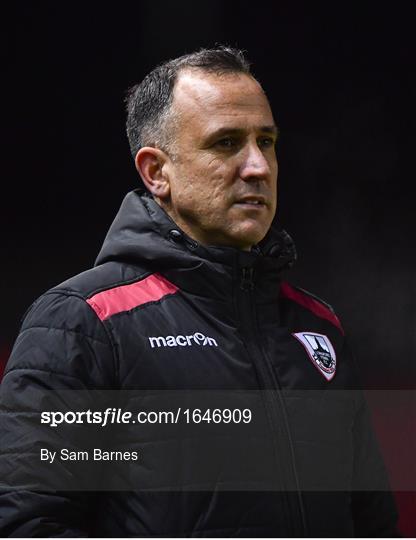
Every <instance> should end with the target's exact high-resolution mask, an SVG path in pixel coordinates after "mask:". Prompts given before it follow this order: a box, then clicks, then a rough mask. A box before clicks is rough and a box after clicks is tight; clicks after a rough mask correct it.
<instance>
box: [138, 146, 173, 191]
mask: <svg viewBox="0 0 416 540" xmlns="http://www.w3.org/2000/svg"><path fill="white" fill-rule="evenodd" d="M168 159H169V158H168V156H167V154H165V152H163V150H160V149H159V148H153V147H151V146H144V147H143V148H140V150H139V151H138V152H137V155H136V159H135V160H134V162H135V165H136V169H137V171H138V173H139V174H140V176H141V178H142V180H143V183H144V185H145V186H146V189H147V190H148V191H150V193H151V194H152V195H153V196H154V197H157V198H159V199H166V197H168V196H169V194H170V183H169V177H168V175H167V174H166V168H165V167H164V165H165V164H166V162H167V160H168Z"/></svg>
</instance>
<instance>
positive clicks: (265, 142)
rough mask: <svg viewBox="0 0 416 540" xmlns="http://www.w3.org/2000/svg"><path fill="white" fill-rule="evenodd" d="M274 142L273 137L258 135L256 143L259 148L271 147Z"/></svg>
mask: <svg viewBox="0 0 416 540" xmlns="http://www.w3.org/2000/svg"><path fill="white" fill-rule="evenodd" d="M275 144H276V141H275V140H274V139H273V137H260V139H259V140H258V145H259V147H260V148H272V147H273V146H274V145H275Z"/></svg>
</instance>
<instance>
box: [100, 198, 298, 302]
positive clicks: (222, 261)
mask: <svg viewBox="0 0 416 540" xmlns="http://www.w3.org/2000/svg"><path fill="white" fill-rule="evenodd" d="M295 260H296V250H295V246H294V243H293V241H292V239H291V238H290V236H289V235H288V234H287V233H286V232H285V231H284V230H282V229H279V228H278V227H277V226H276V225H274V226H272V227H271V229H270V230H269V232H268V233H267V235H266V237H265V238H264V239H263V240H262V242H260V243H259V244H258V245H257V246H254V247H253V248H252V250H251V251H250V252H246V251H241V250H238V249H236V248H232V247H224V246H208V247H207V246H202V245H201V244H198V243H197V242H195V241H194V240H193V239H191V238H190V237H189V236H187V235H186V234H185V233H184V232H183V231H181V230H180V228H179V227H178V226H177V225H176V223H175V222H174V221H173V220H172V219H171V218H170V216H168V215H167V214H166V212H165V211H164V210H163V209H162V208H161V207H160V206H159V205H158V204H157V203H156V201H155V200H154V199H153V198H152V197H151V196H150V195H149V194H148V193H147V192H145V191H143V190H140V189H138V190H134V191H132V192H130V193H128V194H127V195H126V197H125V199H124V201H123V203H122V205H121V207H120V210H119V212H118V214H117V216H116V218H115V220H114V222H113V224H112V225H111V227H110V229H109V231H108V234H107V236H106V238H105V240H104V244H103V246H102V248H101V251H100V253H99V255H98V257H97V260H96V263H95V264H96V265H99V264H103V263H105V262H108V261H119V262H123V263H126V264H130V265H134V266H139V267H143V268H145V269H147V270H150V271H152V272H161V273H163V274H164V275H166V277H167V278H168V279H170V280H172V281H173V282H174V283H175V284H176V285H178V286H179V287H181V288H185V290H190V289H191V290H192V291H193V292H195V293H197V294H201V293H203V294H204V296H205V295H207V296H210V297H217V296H218V295H221V296H222V297H224V295H225V296H228V294H227V291H228V293H229V291H230V286H231V284H232V282H234V281H236V280H237V279H239V277H240V275H241V270H242V269H243V268H253V271H254V275H255V279H256V283H257V286H256V288H257V289H264V290H265V289H266V287H267V288H268V290H269V291H270V285H272V283H273V284H274V285H275V286H276V290H277V283H278V282H279V275H280V273H281V272H282V271H283V270H285V269H287V268H290V267H291V266H292V265H293V263H294V261H295ZM191 276H192V279H191ZM190 292H191V291H190Z"/></svg>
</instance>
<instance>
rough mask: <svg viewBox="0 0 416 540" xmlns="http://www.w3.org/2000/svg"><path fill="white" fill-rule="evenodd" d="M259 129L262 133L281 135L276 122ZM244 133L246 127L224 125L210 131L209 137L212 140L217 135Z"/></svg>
mask: <svg viewBox="0 0 416 540" xmlns="http://www.w3.org/2000/svg"><path fill="white" fill-rule="evenodd" d="M258 130H259V131H261V132H262V133H270V134H271V135H275V136H276V138H277V137H278V136H279V128H278V127H277V126H276V125H275V124H272V125H270V126H260V127H259V128H258ZM244 133H245V129H242V128H231V127H230V128H227V127H223V128H219V129H217V130H216V131H214V132H213V133H210V134H209V135H208V138H209V140H212V139H215V138H217V137H221V135H242V134H244Z"/></svg>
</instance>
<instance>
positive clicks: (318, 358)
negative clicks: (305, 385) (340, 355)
mask: <svg viewBox="0 0 416 540" xmlns="http://www.w3.org/2000/svg"><path fill="white" fill-rule="evenodd" d="M292 335H293V336H294V337H295V338H296V339H297V340H298V341H300V342H301V343H302V345H303V346H304V347H305V349H306V352H307V353H308V356H309V358H310V359H311V361H312V363H313V365H314V366H315V367H316V368H317V369H318V370H319V371H320V372H321V374H322V375H323V376H324V377H325V379H326V380H327V381H330V380H331V379H332V378H333V377H334V375H335V371H336V366H337V357H336V354H335V350H334V347H333V346H332V343H331V342H330V341H329V338H328V337H327V336H324V335H323V334H315V333H312V332H298V333H297V334H292Z"/></svg>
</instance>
